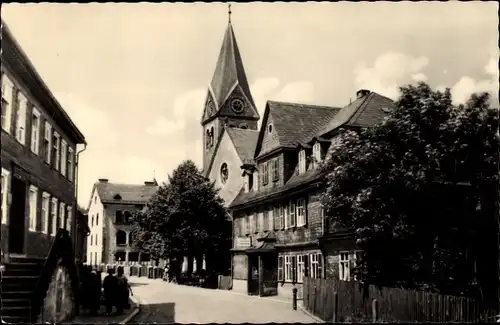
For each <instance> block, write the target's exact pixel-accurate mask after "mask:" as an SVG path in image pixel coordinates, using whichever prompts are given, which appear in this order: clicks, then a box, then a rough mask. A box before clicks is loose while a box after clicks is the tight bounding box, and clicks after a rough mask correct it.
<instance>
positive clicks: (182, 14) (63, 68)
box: [2, 2, 499, 207]
mask: <svg viewBox="0 0 500 325" xmlns="http://www.w3.org/2000/svg"><path fill="white" fill-rule="evenodd" d="M227 11H228V10H227V4H225V3H160V4H151V3H137V4H120V3H106V4H97V3H90V4H54V3H40V4H4V5H3V6H2V18H3V19H4V20H5V22H6V23H7V24H8V26H9V27H10V29H11V31H12V33H13V34H14V37H16V39H17V40H18V42H19V43H20V44H21V47H22V48H23V49H24V51H25V52H26V53H27V55H28V56H29V58H30V60H31V61H32V62H33V64H34V65H35V67H36V69H37V71H38V72H39V73H40V75H41V76H42V78H43V79H44V81H45V82H46V84H47V85H48V86H49V88H50V89H51V91H52V92H53V93H54V95H55V97H56V98H57V99H58V100H59V102H60V103H61V104H62V106H63V107H64V109H65V110H66V112H67V113H68V114H69V116H70V117H71V118H72V120H73V121H74V122H75V124H76V125H77V126H78V128H79V129H80V130H81V131H82V132H83V134H84V135H85V137H86V139H87V142H88V146H87V149H86V150H85V151H84V152H83V153H82V154H81V156H80V166H79V180H78V182H79V183H78V186H79V188H78V201H79V203H80V204H81V205H82V206H84V207H85V206H87V204H88V199H89V196H90V192H91V190H92V186H93V184H94V182H96V181H97V179H98V178H108V179H109V181H110V182H117V183H143V182H144V181H147V180H151V179H152V178H153V176H155V177H156V179H157V180H158V181H159V182H163V181H165V180H167V175H168V174H169V173H171V172H172V171H173V169H175V168H176V167H177V166H178V165H179V163H181V162H182V161H183V160H185V159H191V160H193V161H194V162H195V163H197V164H198V166H200V167H201V161H202V160H201V155H202V141H201V136H202V130H201V126H200V120H201V115H202V112H203V104H204V99H205V96H206V92H207V88H208V85H209V83H210V81H211V79H212V74H213V72H214V69H215V64H216V61H217V56H218V54H219V51H220V47H221V45H222V38H223V35H224V31H225V28H226V26H227V23H228V13H227ZM231 11H232V15H231V20H232V25H233V28H234V31H235V35H236V39H237V42H238V46H239V48H240V52H241V55H242V58H243V64H244V67H245V70H246V73H247V77H248V81H249V84H250V88H251V90H252V94H253V97H254V100H255V102H256V105H257V106H258V107H257V108H258V109H259V112H260V113H261V116H263V114H262V113H263V110H264V108H265V103H266V101H267V100H282V101H288V102H298V103H310V104H319V105H331V106H344V105H347V104H348V103H349V100H350V99H354V98H355V94H356V91H357V90H359V89H369V90H372V91H376V92H378V93H380V94H382V95H385V96H387V97H390V98H394V99H396V98H397V96H398V87H399V86H403V85H407V84H409V83H415V82H417V81H426V82H428V83H429V84H430V85H431V86H432V87H435V88H437V89H442V88H445V87H449V88H451V89H452V95H453V97H454V101H455V102H456V103H460V102H463V101H464V100H466V99H467V97H468V96H469V95H470V94H471V93H473V92H476V91H489V92H492V93H493V94H494V102H498V73H499V72H498V60H499V51H498V36H499V35H498V27H497V26H498V23H499V22H498V5H497V4H496V2H397V3H390V2H359V3H357V2H331V3H329V2H322V3H321V2H310V3H279V2H275V3H261V2H252V3H235V4H232V7H231Z"/></svg>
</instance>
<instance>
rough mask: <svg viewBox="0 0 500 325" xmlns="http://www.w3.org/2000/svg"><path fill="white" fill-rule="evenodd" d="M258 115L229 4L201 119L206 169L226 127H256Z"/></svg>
mask: <svg viewBox="0 0 500 325" xmlns="http://www.w3.org/2000/svg"><path fill="white" fill-rule="evenodd" d="M259 118H260V116H259V113H258V112H257V107H256V106H255V102H254V100H253V98H252V94H251V92H250V87H249V86H248V80H247V77H246V74H245V69H244V68H243V61H242V59H241V55H240V51H239V49H238V44H237V43H236V37H235V36H234V30H233V26H232V25H231V5H229V23H228V25H227V28H226V32H225V34H224V40H223V41H222V47H221V50H220V53H219V58H218V59H217V65H216V67H215V72H214V76H213V78H212V82H211V83H210V85H209V87H208V91H207V97H206V100H205V107H204V110H203V116H202V119H201V125H202V129H203V145H204V151H203V169H204V170H205V171H206V170H207V167H208V165H209V164H210V160H211V159H212V156H213V155H214V154H215V150H216V148H217V144H218V143H217V142H218V141H220V135H221V134H222V131H223V129H224V127H233V128H241V129H253V130H257V128H258V126H257V122H258V121H259Z"/></svg>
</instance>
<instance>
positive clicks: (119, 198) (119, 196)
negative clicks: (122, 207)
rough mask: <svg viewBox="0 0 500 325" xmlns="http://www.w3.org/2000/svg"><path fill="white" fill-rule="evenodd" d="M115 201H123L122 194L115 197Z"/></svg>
mask: <svg viewBox="0 0 500 325" xmlns="http://www.w3.org/2000/svg"><path fill="white" fill-rule="evenodd" d="M113 198H114V199H115V200H121V199H122V196H121V195H120V194H118V193H117V194H115V196H114V197H113Z"/></svg>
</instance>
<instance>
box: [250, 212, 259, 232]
mask: <svg viewBox="0 0 500 325" xmlns="http://www.w3.org/2000/svg"><path fill="white" fill-rule="evenodd" d="M252 220H253V225H252V226H253V232H254V233H257V232H259V218H258V215H257V214H256V213H252Z"/></svg>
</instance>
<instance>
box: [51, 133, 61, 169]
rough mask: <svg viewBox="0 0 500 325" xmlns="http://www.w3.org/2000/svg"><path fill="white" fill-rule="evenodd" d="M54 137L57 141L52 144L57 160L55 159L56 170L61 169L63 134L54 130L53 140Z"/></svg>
mask: <svg viewBox="0 0 500 325" xmlns="http://www.w3.org/2000/svg"><path fill="white" fill-rule="evenodd" d="M54 138H55V139H56V142H55V143H53V144H52V147H53V148H52V150H54V151H55V152H54V158H55V161H53V162H52V163H53V167H54V169H55V170H57V171H60V164H61V135H60V134H59V133H58V132H57V131H54V133H53V136H52V141H54Z"/></svg>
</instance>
